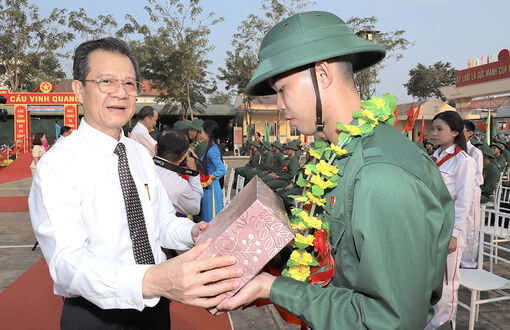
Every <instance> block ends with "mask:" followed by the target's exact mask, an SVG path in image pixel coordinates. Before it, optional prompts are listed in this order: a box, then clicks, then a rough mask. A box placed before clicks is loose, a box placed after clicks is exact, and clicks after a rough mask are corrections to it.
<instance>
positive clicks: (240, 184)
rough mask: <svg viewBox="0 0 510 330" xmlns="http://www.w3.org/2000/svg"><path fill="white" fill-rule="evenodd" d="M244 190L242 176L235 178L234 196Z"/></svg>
mask: <svg viewBox="0 0 510 330" xmlns="http://www.w3.org/2000/svg"><path fill="white" fill-rule="evenodd" d="M243 188H244V176H241V175H238V176H237V185H236V196H237V194H238V193H239V192H240V191H241V190H242V189H243Z"/></svg>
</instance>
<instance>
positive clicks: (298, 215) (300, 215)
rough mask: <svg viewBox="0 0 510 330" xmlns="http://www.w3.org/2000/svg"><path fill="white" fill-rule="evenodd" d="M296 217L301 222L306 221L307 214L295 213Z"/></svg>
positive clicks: (304, 212) (302, 212) (303, 212)
mask: <svg viewBox="0 0 510 330" xmlns="http://www.w3.org/2000/svg"><path fill="white" fill-rule="evenodd" d="M296 217H299V218H301V220H303V221H306V219H308V213H307V212H306V211H301V212H299V213H296Z"/></svg>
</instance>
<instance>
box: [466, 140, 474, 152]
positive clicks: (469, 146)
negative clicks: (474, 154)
mask: <svg viewBox="0 0 510 330" xmlns="http://www.w3.org/2000/svg"><path fill="white" fill-rule="evenodd" d="M466 146H467V148H468V150H469V149H471V147H472V146H473V145H472V144H471V141H469V140H467V141H466Z"/></svg>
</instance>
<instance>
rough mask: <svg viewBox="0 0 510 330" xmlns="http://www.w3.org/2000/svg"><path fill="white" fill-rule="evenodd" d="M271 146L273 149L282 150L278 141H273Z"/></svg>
mask: <svg viewBox="0 0 510 330" xmlns="http://www.w3.org/2000/svg"><path fill="white" fill-rule="evenodd" d="M271 145H272V146H273V147H276V148H278V149H281V148H283V145H282V143H281V142H280V141H278V140H276V141H274V142H273V143H271Z"/></svg>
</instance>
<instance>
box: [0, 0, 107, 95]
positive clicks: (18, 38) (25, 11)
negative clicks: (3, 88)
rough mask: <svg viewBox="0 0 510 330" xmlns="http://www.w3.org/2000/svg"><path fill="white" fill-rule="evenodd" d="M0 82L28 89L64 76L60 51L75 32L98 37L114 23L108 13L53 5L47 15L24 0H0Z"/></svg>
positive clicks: (30, 89)
mask: <svg viewBox="0 0 510 330" xmlns="http://www.w3.org/2000/svg"><path fill="white" fill-rule="evenodd" d="M0 22H1V24H0V75H1V78H0V83H1V84H6V85H8V86H9V87H10V89H11V91H12V92H20V91H32V90H33V89H35V87H37V85H39V84H40V83H41V82H42V81H45V80H47V81H52V82H54V83H56V81H57V80H58V79H61V78H64V77H65V74H64V72H63V71H62V67H61V64H60V59H63V58H68V57H69V54H68V53H65V52H62V49H63V48H65V47H66V46H67V45H68V44H69V43H70V42H72V41H73V40H75V39H76V35H77V34H78V35H79V36H81V37H82V38H83V39H86V38H88V37H98V36H102V35H104V34H105V33H106V29H107V28H111V27H115V26H116V23H115V21H114V20H113V18H112V16H111V15H107V16H104V15H100V16H98V17H97V18H95V19H94V18H89V17H87V15H86V13H85V11H84V10H83V9H80V10H79V11H71V12H68V11H67V9H57V8H55V9H53V10H52V12H51V13H50V14H49V15H48V16H47V17H41V16H40V15H39V8H38V7H37V6H36V5H33V4H30V5H29V4H28V1H27V0H0Z"/></svg>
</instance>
